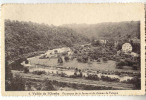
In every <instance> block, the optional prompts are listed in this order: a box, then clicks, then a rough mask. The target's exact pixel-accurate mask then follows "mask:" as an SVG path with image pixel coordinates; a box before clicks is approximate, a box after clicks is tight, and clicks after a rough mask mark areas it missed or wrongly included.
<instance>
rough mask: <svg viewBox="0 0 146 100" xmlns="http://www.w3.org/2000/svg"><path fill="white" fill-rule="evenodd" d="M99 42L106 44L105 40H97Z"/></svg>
mask: <svg viewBox="0 0 146 100" xmlns="http://www.w3.org/2000/svg"><path fill="white" fill-rule="evenodd" d="M99 42H100V43H101V44H106V43H107V40H99Z"/></svg>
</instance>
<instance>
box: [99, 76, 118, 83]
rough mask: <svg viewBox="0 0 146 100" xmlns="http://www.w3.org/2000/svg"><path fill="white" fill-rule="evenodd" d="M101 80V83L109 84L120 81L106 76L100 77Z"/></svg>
mask: <svg viewBox="0 0 146 100" xmlns="http://www.w3.org/2000/svg"><path fill="white" fill-rule="evenodd" d="M101 79H102V80H103V81H109V82H119V81H120V79H118V78H111V77H108V76H101Z"/></svg>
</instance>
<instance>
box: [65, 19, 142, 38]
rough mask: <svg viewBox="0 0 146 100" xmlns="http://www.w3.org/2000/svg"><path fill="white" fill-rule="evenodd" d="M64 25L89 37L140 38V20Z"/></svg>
mask: <svg viewBox="0 0 146 100" xmlns="http://www.w3.org/2000/svg"><path fill="white" fill-rule="evenodd" d="M63 27H68V28H70V29H73V30H74V31H76V32H77V33H79V34H82V35H85V36H87V37H89V38H95V39H97V38H108V39H116V40H119V39H126V38H127V37H128V38H138V39H139V38H140V22H139V21H125V22H114V23H112V22H107V23H99V24H91V25H88V24H66V25H63Z"/></svg>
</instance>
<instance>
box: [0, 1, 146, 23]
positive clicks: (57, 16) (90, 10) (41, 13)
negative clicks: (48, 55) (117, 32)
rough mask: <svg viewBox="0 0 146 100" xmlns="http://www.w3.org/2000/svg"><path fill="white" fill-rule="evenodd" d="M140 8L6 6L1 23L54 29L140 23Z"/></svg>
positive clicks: (61, 5)
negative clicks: (22, 22) (69, 25)
mask: <svg viewBox="0 0 146 100" xmlns="http://www.w3.org/2000/svg"><path fill="white" fill-rule="evenodd" d="M143 7H144V6H143V5H142V4H140V3H137V4H136V3H135V4H132V3H131V4H38V5H36V4H6V5H3V6H2V11H3V12H2V16H3V18H4V19H10V20H18V21H27V22H28V21H32V22H36V23H45V24H49V25H51V24H53V25H56V26H58V25H62V24H82V23H86V24H96V23H102V22H121V21H139V20H140V19H141V18H142V17H143V16H144V15H143Z"/></svg>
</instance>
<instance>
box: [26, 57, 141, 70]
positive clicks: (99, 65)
mask: <svg viewBox="0 0 146 100" xmlns="http://www.w3.org/2000/svg"><path fill="white" fill-rule="evenodd" d="M28 60H29V61H30V64H33V65H36V64H39V65H44V66H61V67H66V68H69V67H70V68H78V69H81V70H83V69H89V70H101V71H119V72H121V71H123V72H124V71H126V72H139V70H132V69H130V68H124V69H117V68H116V62H115V61H112V60H109V61H107V62H106V63H105V62H92V63H90V64H89V63H80V62H78V61H77V60H76V59H74V60H71V61H69V62H65V61H64V63H63V65H59V64H58V63H57V58H52V59H39V56H36V57H32V58H29V59H28Z"/></svg>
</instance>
